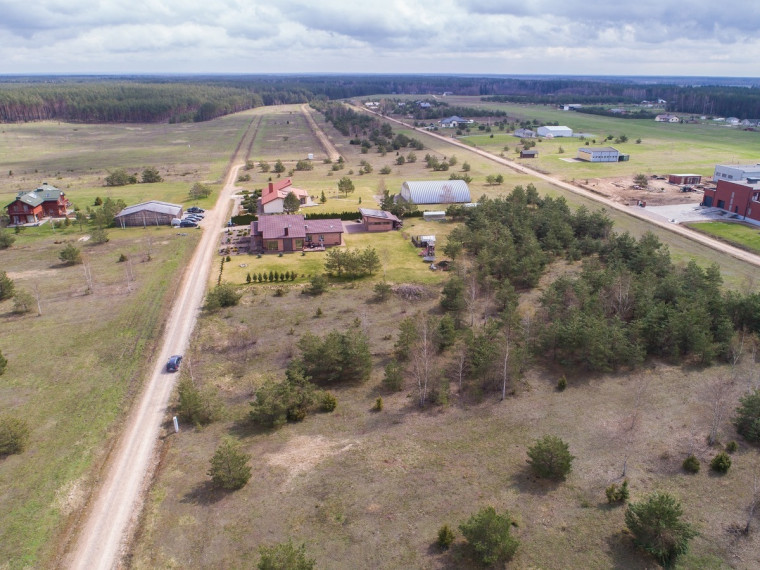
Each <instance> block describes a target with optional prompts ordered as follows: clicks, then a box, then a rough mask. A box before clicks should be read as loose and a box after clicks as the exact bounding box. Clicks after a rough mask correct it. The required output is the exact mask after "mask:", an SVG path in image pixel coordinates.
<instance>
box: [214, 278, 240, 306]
mask: <svg viewBox="0 0 760 570" xmlns="http://www.w3.org/2000/svg"><path fill="white" fill-rule="evenodd" d="M242 296H243V294H242V293H239V292H238V291H237V289H235V286H234V285H233V284H232V283H221V284H219V285H217V286H216V287H214V288H213V289H212V290H211V291H209V292H208V293H207V294H206V305H205V307H206V310H208V311H216V310H218V309H220V308H222V307H234V306H235V305H237V304H238V303H239V302H240V298H241V297H242Z"/></svg>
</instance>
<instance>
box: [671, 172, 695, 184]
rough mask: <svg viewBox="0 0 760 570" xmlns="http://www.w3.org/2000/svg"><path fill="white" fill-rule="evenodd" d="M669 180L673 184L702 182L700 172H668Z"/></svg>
mask: <svg viewBox="0 0 760 570" xmlns="http://www.w3.org/2000/svg"><path fill="white" fill-rule="evenodd" d="M668 182H670V183H671V184H699V183H700V182H702V176H701V175H700V174H668Z"/></svg>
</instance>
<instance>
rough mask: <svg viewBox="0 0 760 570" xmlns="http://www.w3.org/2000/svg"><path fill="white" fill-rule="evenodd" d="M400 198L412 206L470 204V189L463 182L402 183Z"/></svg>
mask: <svg viewBox="0 0 760 570" xmlns="http://www.w3.org/2000/svg"><path fill="white" fill-rule="evenodd" d="M401 197H402V198H403V199H404V200H406V201H407V202H411V203H412V204H455V203H456V204H461V203H467V202H470V201H471V199H470V188H469V187H468V186H467V182H465V181H464V180H427V181H424V182H409V181H407V182H404V183H403V184H402V185H401Z"/></svg>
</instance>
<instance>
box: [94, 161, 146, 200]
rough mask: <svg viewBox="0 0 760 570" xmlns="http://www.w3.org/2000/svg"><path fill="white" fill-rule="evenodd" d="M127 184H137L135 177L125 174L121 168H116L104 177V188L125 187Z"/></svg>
mask: <svg viewBox="0 0 760 570" xmlns="http://www.w3.org/2000/svg"><path fill="white" fill-rule="evenodd" d="M127 184H137V176H133V175H130V174H127V171H126V170H124V169H123V168H117V169H116V170H114V171H113V172H111V173H110V174H109V175H108V176H106V186H126V185H127ZM97 205H98V204H96V206H97Z"/></svg>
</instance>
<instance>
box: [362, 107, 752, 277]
mask: <svg viewBox="0 0 760 570" xmlns="http://www.w3.org/2000/svg"><path fill="white" fill-rule="evenodd" d="M354 108H355V109H357V110H361V111H364V112H366V113H370V114H373V115H378V116H380V117H382V118H383V119H384V120H386V121H391V122H393V123H397V124H399V125H402V126H403V127H404V128H405V129H413V130H415V131H419V132H421V133H424V134H426V135H428V136H431V137H434V138H437V139H439V140H441V141H443V142H445V143H447V144H450V145H453V146H457V147H460V148H463V149H465V150H467V151H469V152H474V153H476V154H479V155H480V156H483V157H485V158H487V159H489V160H492V161H493V162H496V163H498V164H501V165H503V166H507V167H509V168H511V169H513V170H516V171H517V172H522V173H523V174H528V175H530V176H534V177H536V178H540V179H541V180H545V181H546V182H549V183H550V184H552V185H554V186H557V187H559V188H563V189H565V190H569V191H570V192H574V193H575V194H579V195H581V196H584V197H586V198H589V199H590V200H594V201H596V202H599V203H600V204H604V206H606V207H607V208H610V209H612V210H619V211H621V212H625V213H626V214H628V215H629V216H633V217H635V218H639V219H641V220H646V221H647V222H649V223H650V224H652V225H654V226H657V227H660V228H662V229H665V230H667V231H669V232H673V233H676V234H680V235H682V236H685V237H687V238H688V239H690V240H691V241H694V242H697V243H701V244H702V245H706V246H707V247H710V248H712V249H715V250H718V251H720V252H722V253H725V254H726V255H730V256H731V257H735V258H736V259H740V260H741V261H745V262H747V263H750V264H752V265H754V266H756V267H760V256H759V255H756V254H754V253H750V252H748V251H744V250H742V249H739V248H738V247H734V246H732V245H729V244H727V243H724V242H722V241H719V240H716V239H713V238H711V237H709V236H706V235H703V234H700V233H698V232H695V231H692V230H690V229H689V228H686V227H683V226H679V225H678V224H673V223H670V222H667V221H664V220H658V219H656V218H655V217H653V216H650V215H649V214H647V213H646V208H638V207H636V206H625V205H623V204H620V203H618V202H614V201H613V200H610V199H608V198H605V197H604V196H600V195H599V194H596V193H594V192H589V191H588V190H586V189H584V188H581V187H579V186H576V185H575V184H570V183H569V182H565V181H563V180H560V179H559V178H555V177H554V176H551V175H548V174H544V173H542V172H538V171H537V170H533V169H532V168H529V167H527V166H524V165H522V164H520V163H517V162H515V161H514V160H509V159H508V158H502V157H500V156H496V155H495V154H491V153H490V152H487V151H485V150H482V149H479V148H477V147H472V146H470V145H467V144H464V143H462V142H459V141H458V140H456V139H453V138H450V137H445V136H443V135H439V134H437V133H434V132H430V131H427V130H425V129H420V128H416V127H412V126H410V125H408V124H407V123H404V122H403V121H399V120H398V119H393V118H391V117H386V116H384V115H380V114H379V113H376V112H374V111H370V110H369V109H365V108H364V107H362V106H358V105H355V106H354Z"/></svg>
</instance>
